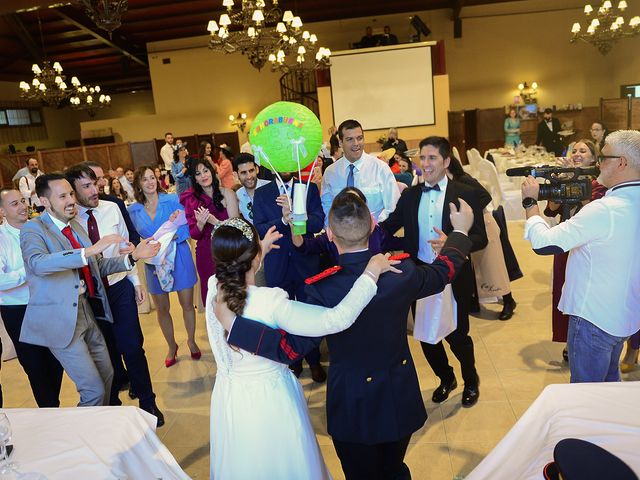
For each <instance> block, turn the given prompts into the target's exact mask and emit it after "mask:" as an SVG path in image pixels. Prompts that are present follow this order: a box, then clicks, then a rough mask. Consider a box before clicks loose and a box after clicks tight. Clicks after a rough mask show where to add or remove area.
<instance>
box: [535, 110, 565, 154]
mask: <svg viewBox="0 0 640 480" xmlns="http://www.w3.org/2000/svg"><path fill="white" fill-rule="evenodd" d="M561 128H562V127H561V126H560V120H558V119H557V118H553V110H551V109H550V108H545V110H544V119H543V120H542V121H541V122H540V123H539V124H538V134H537V136H536V145H542V146H543V147H544V148H546V149H547V152H553V153H555V154H556V157H559V156H561V155H562V151H563V150H564V145H563V143H562V139H561V138H560V135H559V134H558V132H559V131H560V129H561Z"/></svg>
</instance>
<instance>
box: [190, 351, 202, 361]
mask: <svg viewBox="0 0 640 480" xmlns="http://www.w3.org/2000/svg"><path fill="white" fill-rule="evenodd" d="M200 357H202V352H201V351H200V350H198V351H197V352H191V358H192V359H193V360H200Z"/></svg>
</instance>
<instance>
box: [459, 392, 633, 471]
mask: <svg viewBox="0 0 640 480" xmlns="http://www.w3.org/2000/svg"><path fill="white" fill-rule="evenodd" d="M639 413H640V382H617V383H572V384H564V385H549V386H547V387H546V388H545V389H544V390H543V391H542V393H541V394H540V396H539V397H538V398H537V399H536V400H535V401H534V402H533V403H532V404H531V406H530V407H529V409H528V410H527V411H526V412H525V413H524V415H522V417H521V418H520V420H518V422H516V424H515V425H514V426H513V428H511V430H510V431H509V432H508V433H507V435H505V437H504V438H503V439H502V440H501V441H500V442H499V443H498V445H496V447H495V448H494V449H493V450H492V451H491V452H490V453H489V455H487V456H486V457H485V458H484V460H482V462H480V464H479V465H478V466H477V467H476V468H475V469H474V470H473V471H472V472H471V473H470V474H469V475H468V476H467V477H466V480H481V479H491V480H502V479H504V480H518V479H540V480H542V479H543V478H544V477H543V475H542V469H543V467H544V466H545V465H546V464H547V463H549V462H551V461H553V449H554V447H555V446H556V444H557V443H558V442H559V441H560V440H562V439H564V438H579V439H582V440H587V441H589V442H592V443H595V444H596V445H599V446H600V447H602V448H604V449H605V450H608V451H609V452H611V453H613V454H614V455H616V456H618V457H619V458H620V459H622V460H623V461H624V462H626V463H627V464H628V465H629V466H630V467H631V469H632V470H633V471H634V472H635V473H636V474H640V415H639Z"/></svg>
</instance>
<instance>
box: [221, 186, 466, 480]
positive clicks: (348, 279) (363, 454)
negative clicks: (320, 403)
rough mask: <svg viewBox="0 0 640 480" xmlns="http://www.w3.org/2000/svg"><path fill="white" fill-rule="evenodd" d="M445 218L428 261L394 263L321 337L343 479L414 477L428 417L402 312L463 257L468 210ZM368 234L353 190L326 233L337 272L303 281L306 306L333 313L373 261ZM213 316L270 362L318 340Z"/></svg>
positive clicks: (367, 219) (447, 277) (364, 210)
mask: <svg viewBox="0 0 640 480" xmlns="http://www.w3.org/2000/svg"><path fill="white" fill-rule="evenodd" d="M451 212H452V213H451V222H452V224H453V226H454V229H455V231H454V232H452V233H451V234H450V235H449V238H448V240H447V242H446V244H445V245H444V247H443V249H442V252H441V254H440V256H439V257H438V258H437V259H436V260H435V261H434V262H433V264H430V265H421V266H418V267H417V266H416V265H415V264H414V263H413V262H412V261H411V260H406V261H403V262H401V263H400V264H399V265H397V267H398V268H399V269H400V270H402V273H401V274H392V273H387V274H385V275H383V276H381V277H380V279H379V281H378V293H377V295H376V296H375V297H374V298H373V299H372V300H371V302H370V303H369V305H368V306H367V307H366V308H365V309H364V310H363V311H362V313H361V314H360V316H359V317H358V319H357V320H356V322H355V323H354V324H353V325H352V326H351V327H350V328H348V329H347V330H345V331H343V332H340V333H337V334H334V335H329V336H327V337H326V338H327V344H328V347H329V354H330V356H331V366H330V367H329V381H328V387H327V424H328V432H329V434H330V435H331V437H332V440H333V443H334V446H335V448H336V452H337V454H338V457H339V458H340V462H341V464H342V469H343V471H344V473H345V475H346V478H347V479H348V480H352V479H367V480H375V479H392V478H393V479H409V478H411V474H410V472H409V468H408V467H407V466H406V465H405V464H404V455H405V452H406V450H407V447H408V445H409V440H410V438H411V435H412V434H413V432H415V431H416V430H418V429H419V428H421V427H422V425H423V424H424V422H425V421H426V419H427V412H426V410H425V408H424V402H423V400H422V396H421V393H420V386H419V384H418V376H417V374H416V369H415V366H414V364H413V359H412V358H411V352H410V350H409V344H408V342H407V315H408V312H409V308H410V306H411V304H412V303H413V302H414V301H415V299H416V298H420V297H425V296H427V295H432V294H434V293H437V292H441V291H442V290H443V289H444V287H445V285H446V284H447V283H449V282H450V281H451V280H452V279H453V278H454V277H455V275H456V273H457V271H458V269H459V268H460V266H461V265H462V264H463V263H464V260H465V257H466V256H467V254H468V253H469V249H470V247H471V242H470V241H469V239H468V237H467V235H466V234H467V232H468V230H469V228H470V227H471V225H472V223H473V213H472V211H471V208H470V207H469V206H468V205H467V204H466V203H464V201H462V202H461V206H460V212H458V211H457V210H456V207H455V206H452V207H451ZM370 231H371V215H370V213H369V209H368V207H367V205H366V204H365V203H364V202H363V201H362V200H361V199H360V198H358V197H356V196H355V195H353V194H352V193H348V192H341V193H340V194H339V195H338V196H336V198H335V199H334V201H333V204H332V206H331V210H330V212H329V229H328V232H327V234H328V235H329V238H330V239H331V240H332V241H333V242H334V243H335V245H336V247H337V248H338V252H339V253H340V260H339V263H340V268H339V269H337V271H336V269H330V270H331V271H332V272H335V273H333V274H328V275H324V276H325V277H326V278H322V279H321V280H318V281H317V282H316V283H314V284H312V285H309V287H308V289H307V294H308V296H307V299H308V301H309V302H310V303H315V304H319V305H324V306H327V307H333V306H335V305H337V304H338V303H339V302H340V301H341V300H342V299H343V298H344V296H345V295H346V293H347V292H348V291H349V289H350V288H351V287H352V286H353V283H354V282H355V280H356V279H357V278H358V277H359V276H360V275H361V274H362V273H363V272H364V270H365V267H366V265H367V263H368V261H369V259H370V258H371V256H372V254H371V252H370V251H369V250H368V242H369V233H370ZM319 277H322V275H320V276H319ZM216 316H217V318H218V319H219V320H220V321H221V323H222V324H223V326H224V327H225V329H226V330H227V331H229V337H228V342H229V343H230V344H231V345H234V346H237V347H240V348H242V349H244V350H247V351H250V352H253V353H254V354H257V355H260V356H263V357H266V358H270V359H272V360H275V361H280V362H283V363H291V362H293V361H296V360H297V359H299V358H301V355H303V354H304V352H305V351H307V350H309V349H310V348H313V347H314V346H316V345H317V344H318V343H319V342H320V339H311V338H306V337H296V336H293V335H289V334H288V333H287V332H284V331H282V330H274V329H271V328H269V327H266V326H265V325H262V324H260V323H257V322H253V321H251V320H248V319H245V318H243V317H235V318H234V315H233V314H232V313H231V312H230V311H229V310H228V309H226V306H225V305H224V304H221V305H219V306H218V308H217V309H216ZM309 321H313V319H309Z"/></svg>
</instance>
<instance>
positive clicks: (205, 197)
mask: <svg viewBox="0 0 640 480" xmlns="http://www.w3.org/2000/svg"><path fill="white" fill-rule="evenodd" d="M188 175H189V176H190V177H191V185H193V186H192V187H191V188H189V189H187V190H185V191H184V192H182V194H181V195H180V203H182V205H184V211H185V214H186V216H187V222H188V223H189V234H190V235H191V238H193V239H194V240H195V241H196V269H197V270H198V276H199V277H200V294H201V296H202V303H203V304H204V303H205V302H206V299H207V286H208V283H209V277H210V276H211V275H213V274H214V273H216V265H215V263H213V258H212V256H211V234H212V232H213V226H214V225H216V224H218V223H220V222H222V221H224V220H226V219H228V218H233V217H239V216H240V209H239V207H238V198H237V197H236V194H235V192H234V191H233V190H229V189H227V188H224V187H221V186H220V183H219V182H218V178H217V177H216V175H215V173H214V172H213V171H212V170H211V165H210V164H209V162H208V161H207V160H205V159H204V158H198V159H197V160H194V161H192V163H191V166H190V168H189V171H188Z"/></svg>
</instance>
